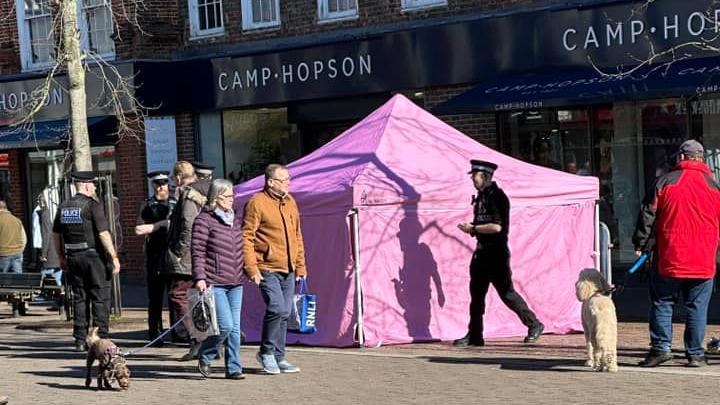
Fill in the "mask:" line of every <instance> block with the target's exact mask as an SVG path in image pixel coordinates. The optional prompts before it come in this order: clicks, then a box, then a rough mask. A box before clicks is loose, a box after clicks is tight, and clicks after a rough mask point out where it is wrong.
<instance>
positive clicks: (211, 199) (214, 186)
mask: <svg viewBox="0 0 720 405" xmlns="http://www.w3.org/2000/svg"><path fill="white" fill-rule="evenodd" d="M232 189H233V184H232V182H230V181H229V180H225V179H215V180H213V182H212V183H210V190H208V199H207V207H208V209H210V210H214V209H215V207H216V206H217V198H218V196H220V195H222V194H223V193H225V192H226V191H228V190H230V191H232Z"/></svg>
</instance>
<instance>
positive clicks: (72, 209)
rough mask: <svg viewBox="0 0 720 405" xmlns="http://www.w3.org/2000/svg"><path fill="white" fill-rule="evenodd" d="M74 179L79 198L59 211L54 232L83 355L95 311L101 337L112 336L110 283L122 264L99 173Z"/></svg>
mask: <svg viewBox="0 0 720 405" xmlns="http://www.w3.org/2000/svg"><path fill="white" fill-rule="evenodd" d="M71 177H72V180H73V181H74V182H75V188H76V190H77V194H75V196H73V197H72V198H70V199H69V200H67V201H65V202H63V203H62V204H60V206H59V207H58V212H57V215H56V216H55V223H54V225H53V232H54V239H55V246H56V249H57V251H58V252H62V253H63V254H61V255H60V266H61V268H62V269H63V271H66V272H67V273H66V275H67V276H68V279H69V281H70V286H71V288H72V292H73V308H74V311H75V317H74V321H73V337H74V338H75V350H76V351H83V350H86V349H87V348H86V347H85V337H86V336H87V332H88V325H89V321H90V311H91V310H92V317H93V323H94V325H95V326H97V327H98V328H99V330H98V334H99V335H100V337H103V338H104V337H107V336H108V323H109V318H110V283H111V278H112V275H113V274H117V273H119V272H120V261H119V260H118V257H117V253H116V251H115V247H114V246H113V241H112V236H111V235H110V230H109V225H108V221H107V217H106V216H105V209H104V208H103V205H102V203H100V201H99V200H98V198H97V196H96V195H95V181H96V180H97V178H96V176H95V173H94V172H87V171H85V172H74V173H72V174H71Z"/></svg>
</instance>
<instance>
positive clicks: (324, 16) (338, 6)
mask: <svg viewBox="0 0 720 405" xmlns="http://www.w3.org/2000/svg"><path fill="white" fill-rule="evenodd" d="M357 16H358V6H357V0H318V19H319V20H320V21H335V20H344V19H353V18H357Z"/></svg>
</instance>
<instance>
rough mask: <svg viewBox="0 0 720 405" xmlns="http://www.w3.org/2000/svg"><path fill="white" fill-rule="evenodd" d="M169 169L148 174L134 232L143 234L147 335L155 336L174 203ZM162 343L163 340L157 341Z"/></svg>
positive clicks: (159, 320) (159, 323)
mask: <svg viewBox="0 0 720 405" xmlns="http://www.w3.org/2000/svg"><path fill="white" fill-rule="evenodd" d="M168 174H169V172H167V171H162V170H160V171H154V172H150V173H148V174H147V177H148V179H150V181H151V182H152V187H153V196H152V197H150V198H148V199H147V200H145V201H144V202H143V204H142V206H141V207H140V213H139V214H138V218H137V226H136V227H135V234H136V235H143V236H145V272H146V276H147V293H148V338H149V339H150V340H154V339H155V338H157V337H158V335H160V334H161V333H162V330H163V326H162V308H163V300H164V296H165V290H167V289H169V284H168V282H167V279H166V278H165V277H163V276H162V274H161V273H162V272H163V271H162V268H163V266H164V265H165V251H166V250H167V235H168V232H167V229H168V224H169V220H168V216H169V215H170V211H171V210H172V207H173V206H174V205H175V198H173V197H170V189H169V187H168V182H169V177H168ZM158 345H162V341H160V342H158Z"/></svg>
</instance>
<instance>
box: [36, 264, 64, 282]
mask: <svg viewBox="0 0 720 405" xmlns="http://www.w3.org/2000/svg"><path fill="white" fill-rule="evenodd" d="M41 273H42V275H43V276H45V277H52V278H54V279H55V284H57V285H62V270H60V267H48V268H47V269H42V272H41Z"/></svg>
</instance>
